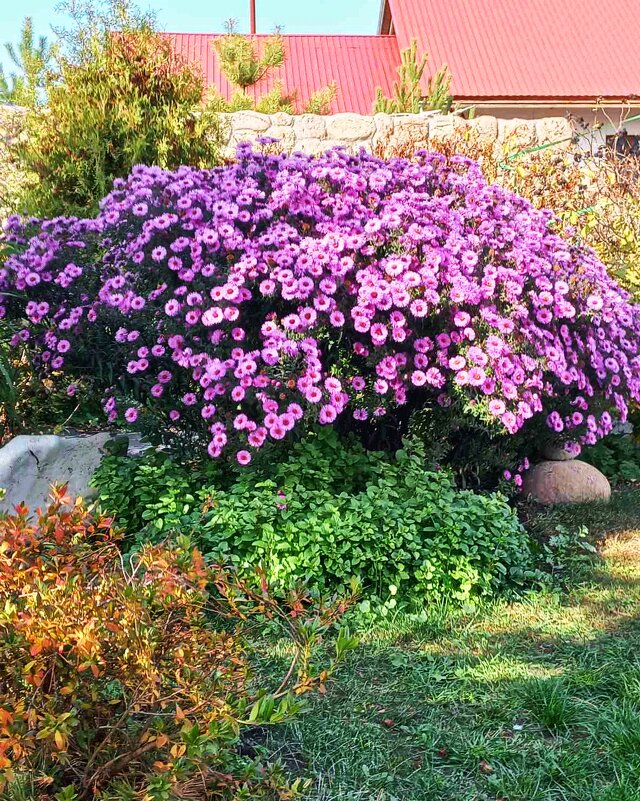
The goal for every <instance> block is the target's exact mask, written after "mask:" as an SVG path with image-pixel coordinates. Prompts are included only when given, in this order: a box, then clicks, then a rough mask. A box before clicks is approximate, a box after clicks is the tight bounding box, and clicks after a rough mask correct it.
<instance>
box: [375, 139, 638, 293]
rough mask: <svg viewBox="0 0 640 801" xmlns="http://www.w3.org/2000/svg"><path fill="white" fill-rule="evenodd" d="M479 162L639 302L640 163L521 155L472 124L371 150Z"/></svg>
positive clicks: (616, 157) (566, 151)
mask: <svg viewBox="0 0 640 801" xmlns="http://www.w3.org/2000/svg"><path fill="white" fill-rule="evenodd" d="M425 146H427V147H428V149H429V150H432V151H435V152H437V153H442V154H443V155H446V156H447V157H449V158H453V157H454V156H465V157H467V158H470V159H472V160H473V161H476V162H478V164H479V165H480V167H481V168H482V171H483V173H484V175H485V177H486V178H487V180H488V181H489V182H491V183H497V184H499V185H500V186H503V187H505V188H506V189H510V190H511V191H513V192H516V193H517V194H519V195H521V196H522V197H525V198H527V199H528V200H530V201H531V202H532V203H533V204H534V206H536V207H537V208H548V209H551V210H552V211H554V212H555V213H556V214H557V215H558V223H559V226H558V227H559V228H561V229H564V233H565V234H566V235H569V236H576V237H577V238H579V239H580V240H582V241H583V242H586V243H587V244H588V245H590V246H591V247H592V248H593V249H594V250H595V251H596V252H597V254H598V256H599V257H600V258H601V259H602V261H603V262H604V263H605V264H606V265H607V267H608V268H609V272H610V274H611V275H612V276H613V277H614V278H616V280H617V281H618V282H619V283H620V284H621V286H623V287H625V289H627V290H628V291H629V292H631V293H632V294H633V296H634V298H635V299H636V301H640V161H639V160H638V158H637V156H632V155H629V156H622V157H621V156H620V154H614V153H612V152H608V151H605V152H604V153H602V154H601V155H600V156H598V157H592V156H590V155H588V153H587V151H585V152H582V151H579V150H577V149H575V148H566V147H565V148H558V147H549V148H545V149H539V148H535V149H533V150H528V149H524V150H520V149H519V148H517V147H515V145H514V144H513V143H512V142H509V141H507V142H503V143H501V144H497V143H495V142H493V141H489V140H487V139H486V138H483V137H482V136H481V135H479V133H478V131H477V130H476V129H474V128H473V127H470V126H461V127H460V128H458V129H456V130H454V131H453V132H451V133H448V134H447V136H446V137H443V138H431V139H429V141H428V144H427V143H425V141H424V139H423V138H417V137H416V138H412V137H411V136H407V137H405V138H404V139H402V140H400V141H396V140H394V139H393V138H392V137H389V139H388V140H387V141H382V142H380V143H379V144H378V146H377V148H376V155H377V156H379V157H382V158H411V157H413V156H414V155H415V153H416V152H417V151H418V150H420V149H424V148H425Z"/></svg>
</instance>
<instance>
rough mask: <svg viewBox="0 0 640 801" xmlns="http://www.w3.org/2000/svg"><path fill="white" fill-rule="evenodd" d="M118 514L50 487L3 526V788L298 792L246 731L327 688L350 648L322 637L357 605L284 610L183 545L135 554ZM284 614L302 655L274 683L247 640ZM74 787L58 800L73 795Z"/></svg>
mask: <svg viewBox="0 0 640 801" xmlns="http://www.w3.org/2000/svg"><path fill="white" fill-rule="evenodd" d="M117 539H118V537H117V532H116V531H115V530H114V528H113V527H112V523H111V521H110V520H109V519H106V518H104V517H101V516H99V515H95V514H94V513H92V512H91V511H90V510H89V509H87V507H86V506H84V505H83V503H82V501H81V500H77V501H76V502H75V503H74V502H72V501H71V499H69V498H67V497H65V488H64V487H58V488H56V487H54V488H53V489H52V493H51V503H50V505H49V507H48V508H47V509H45V510H43V511H40V510H36V516H35V519H31V518H30V517H29V513H28V510H27V509H26V508H25V507H18V508H17V509H16V513H15V514H13V515H11V516H5V517H4V518H2V519H0V790H2V788H3V787H7V786H8V785H11V783H15V782H20V781H22V782H24V781H25V777H27V779H26V780H27V781H29V782H30V783H31V785H33V787H34V788H37V792H35V790H34V793H35V794H37V795H39V796H45V797H48V796H49V795H51V796H53V795H56V797H57V798H60V797H64V798H65V799H72V798H78V799H80V798H96V797H102V798H107V797H108V798H134V797H138V798H143V797H144V798H149V799H150V798H154V799H156V798H171V797H178V798H181V797H201V798H209V799H248V798H252V799H253V798H274V799H275V798H292V797H294V796H295V795H296V793H297V791H298V790H299V789H300V788H301V786H302V785H303V784H304V783H303V782H302V780H301V779H298V780H296V782H294V783H293V784H291V783H288V782H287V781H286V780H285V778H284V776H283V775H282V772H281V771H280V770H279V769H278V768H277V766H268V765H267V766H264V765H259V764H257V763H256V762H255V761H254V762H252V761H250V760H247V759H244V758H242V757H241V756H240V751H239V749H238V737H239V733H240V731H241V729H242V727H243V726H245V725H255V724H260V723H276V722H279V721H281V720H284V719H285V718H287V717H288V716H289V715H291V714H293V713H294V712H295V711H296V710H297V709H298V707H299V705H300V702H299V700H297V696H299V695H301V694H302V693H305V692H307V691H308V690H311V689H313V688H317V689H320V690H321V691H322V690H323V688H324V685H325V682H326V681H327V679H328V677H329V676H330V674H331V672H332V671H333V668H334V666H335V664H336V663H337V661H338V660H339V659H340V657H341V656H342V655H343V654H344V653H345V652H346V651H347V650H348V649H349V648H350V647H352V646H353V645H354V641H353V639H352V638H351V637H350V636H349V634H348V632H346V630H341V631H340V634H339V635H338V637H337V640H336V653H335V655H334V656H332V657H329V655H328V651H327V650H326V648H325V647H323V646H322V644H321V640H322V635H323V633H325V632H326V630H327V628H328V627H329V626H330V625H332V624H333V623H335V622H336V620H337V618H338V617H339V616H340V614H341V613H342V612H343V611H344V609H345V608H346V605H347V604H348V603H349V600H347V601H334V602H331V603H326V604H323V603H321V602H319V601H318V602H316V601H312V599H310V597H309V596H308V595H306V594H305V593H304V592H302V591H300V592H296V593H294V594H292V596H291V597H290V598H289V599H288V600H287V602H286V603H278V602H276V601H275V600H274V598H273V597H272V596H271V595H270V594H269V591H268V588H267V587H266V584H265V582H264V581H256V583H255V586H254V585H250V584H248V583H246V582H243V581H241V580H239V579H237V578H236V577H235V576H234V575H233V574H232V573H230V572H228V571H226V570H225V569H223V568H222V567H220V566H216V565H208V564H206V563H205V561H204V560H203V558H202V556H201V555H200V554H199V553H198V552H197V551H196V550H194V549H192V548H191V547H190V546H189V543H188V541H187V540H186V539H182V540H180V541H178V542H176V543H175V544H174V545H171V546H169V545H167V544H163V545H160V546H153V547H151V546H149V547H145V548H143V549H142V550H141V551H140V552H139V553H138V554H136V555H135V556H133V557H130V558H127V559H126V560H125V559H124V558H123V556H122V554H121V552H120V550H119V549H118V542H117ZM249 620H253V621H254V622H255V621H256V620H271V621H276V622H278V623H280V624H281V625H282V626H283V627H284V629H285V631H286V632H287V633H288V636H289V640H290V648H289V651H290V653H291V664H290V667H289V670H286V671H285V670H283V673H284V677H283V679H282V681H281V682H280V684H279V686H277V688H272V689H271V690H270V691H269V689H268V688H260V687H258V686H256V685H257V684H258V683H257V681H256V680H255V679H253V678H252V677H251V673H250V670H249V661H250V656H251V649H250V647H249V646H248V645H247V643H246V642H244V640H243V638H242V628H243V625H244V624H245V623H246V622H247V621H249ZM61 794H62V795H61Z"/></svg>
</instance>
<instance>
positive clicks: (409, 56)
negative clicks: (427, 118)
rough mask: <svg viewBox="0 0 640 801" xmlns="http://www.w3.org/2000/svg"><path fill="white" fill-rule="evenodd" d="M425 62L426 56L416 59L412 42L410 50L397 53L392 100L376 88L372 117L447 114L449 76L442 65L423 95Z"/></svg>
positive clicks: (449, 96) (447, 69) (427, 59)
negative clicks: (377, 115)
mask: <svg viewBox="0 0 640 801" xmlns="http://www.w3.org/2000/svg"><path fill="white" fill-rule="evenodd" d="M428 62H429V56H428V55H426V54H423V55H422V57H421V58H420V59H418V43H417V42H416V40H415V39H414V40H413V41H412V42H411V45H410V47H408V48H407V49H406V50H403V51H402V53H401V63H400V66H399V67H398V80H397V81H396V82H395V83H394V84H393V96H392V97H390V98H388V97H385V95H384V92H383V91H382V89H380V88H378V90H377V93H376V100H375V103H374V107H373V113H374V114H379V113H380V112H384V113H386V114H398V113H409V114H419V113H420V112H421V111H432V110H433V111H440V112H442V113H443V114H446V113H447V112H449V111H450V109H451V105H452V102H453V98H452V97H451V94H450V89H451V73H450V72H449V68H448V67H447V66H446V64H445V65H443V66H442V67H440V69H439V70H438V71H437V72H436V73H435V74H434V75H432V76H431V77H430V78H429V79H428V81H427V88H426V92H423V90H422V78H423V76H424V73H425V70H426V68H427V64H428Z"/></svg>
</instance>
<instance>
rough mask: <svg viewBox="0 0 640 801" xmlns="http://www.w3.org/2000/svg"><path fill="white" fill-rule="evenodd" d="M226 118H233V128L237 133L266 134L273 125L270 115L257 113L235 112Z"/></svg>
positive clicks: (226, 115)
mask: <svg viewBox="0 0 640 801" xmlns="http://www.w3.org/2000/svg"><path fill="white" fill-rule="evenodd" d="M224 116H225V117H226V118H229V117H230V118H231V127H232V128H233V131H234V133H235V132H236V131H256V132H264V131H266V130H267V128H268V127H269V126H270V125H271V117H270V116H269V115H268V114H259V113H258V112H257V111H235V112H233V114H225V115H224Z"/></svg>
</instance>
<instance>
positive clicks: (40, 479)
mask: <svg viewBox="0 0 640 801" xmlns="http://www.w3.org/2000/svg"><path fill="white" fill-rule="evenodd" d="M111 437H112V435H111V434H107V433H101V434H93V435H91V436H86V437H58V436H53V435H43V436H26V435H21V436H18V437H14V439H12V440H11V441H10V442H9V443H8V444H7V445H5V446H4V447H3V448H0V487H3V488H4V489H5V490H6V491H7V492H6V495H5V497H4V499H3V500H1V501H0V511H11V510H12V509H13V507H14V506H15V504H17V503H21V502H23V501H24V502H25V503H26V504H27V506H28V507H29V508H30V509H35V508H36V507H37V506H44V505H45V504H46V502H47V497H48V495H49V487H50V486H51V484H52V483H59V484H64V483H68V485H69V493H70V494H71V495H72V496H74V495H81V496H83V497H85V498H89V497H92V496H93V495H94V491H93V490H92V489H91V488H90V487H89V481H90V479H91V476H92V475H93V473H94V471H95V469H96V468H97V467H98V465H99V464H100V459H101V458H102V455H103V453H104V445H105V442H106V441H107V440H109V439H111Z"/></svg>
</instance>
